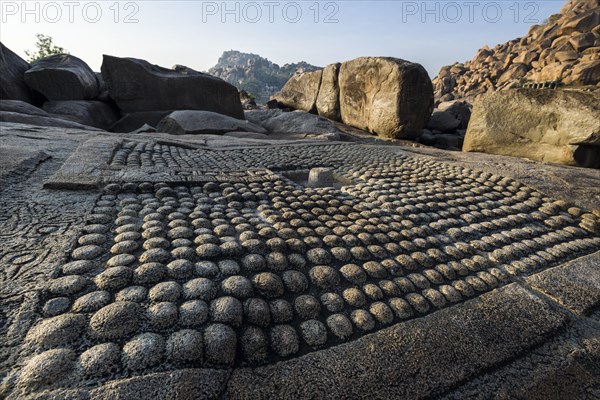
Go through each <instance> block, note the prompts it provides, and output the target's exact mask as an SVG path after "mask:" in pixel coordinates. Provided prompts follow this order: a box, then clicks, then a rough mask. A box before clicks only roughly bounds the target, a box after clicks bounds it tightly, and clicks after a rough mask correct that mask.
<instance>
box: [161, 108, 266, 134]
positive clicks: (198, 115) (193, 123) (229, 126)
mask: <svg viewBox="0 0 600 400" xmlns="http://www.w3.org/2000/svg"><path fill="white" fill-rule="evenodd" d="M156 129H157V131H158V132H166V133H170V134H171V135H222V134H224V133H227V132H234V131H235V132H256V133H267V131H266V129H264V128H262V127H260V126H258V125H255V124H253V123H252V122H249V121H246V120H241V119H235V118H232V117H228V116H226V115H222V114H217V113H215V112H211V111H199V110H179V111H173V112H172V113H171V114H169V115H167V116H166V117H165V118H163V120H162V121H160V122H159V123H158V126H157V127H156Z"/></svg>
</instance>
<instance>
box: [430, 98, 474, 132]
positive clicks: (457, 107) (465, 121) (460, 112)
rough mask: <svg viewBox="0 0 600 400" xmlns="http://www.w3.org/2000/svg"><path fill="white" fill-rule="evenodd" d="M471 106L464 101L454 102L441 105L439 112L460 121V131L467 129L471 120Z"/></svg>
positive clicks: (438, 107)
mask: <svg viewBox="0 0 600 400" xmlns="http://www.w3.org/2000/svg"><path fill="white" fill-rule="evenodd" d="M471 108H472V107H471V105H470V104H469V103H467V102H466V101H464V100H453V101H446V102H443V103H440V104H439V105H438V106H437V109H438V110H441V111H445V112H447V113H449V114H450V115H452V116H453V117H454V118H456V119H458V120H459V121H460V124H459V125H458V129H466V128H467V126H468V125H469V119H470V118H471Z"/></svg>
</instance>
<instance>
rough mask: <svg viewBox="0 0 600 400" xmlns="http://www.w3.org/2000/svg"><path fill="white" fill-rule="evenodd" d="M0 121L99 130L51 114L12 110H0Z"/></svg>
mask: <svg viewBox="0 0 600 400" xmlns="http://www.w3.org/2000/svg"><path fill="white" fill-rule="evenodd" d="M0 122H13V123H18V124H28V125H38V126H51V127H57V128H73V129H84V130H91V131H99V132H100V130H99V129H98V128H95V127H92V126H87V125H82V124H78V123H77V122H73V121H69V120H65V119H60V118H54V117H52V116H49V117H47V116H43V115H37V114H22V113H18V112H12V111H0Z"/></svg>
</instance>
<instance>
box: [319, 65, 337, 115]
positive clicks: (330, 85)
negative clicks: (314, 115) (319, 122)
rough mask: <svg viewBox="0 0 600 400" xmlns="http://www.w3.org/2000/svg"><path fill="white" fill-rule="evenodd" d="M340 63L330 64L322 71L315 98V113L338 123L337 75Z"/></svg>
mask: <svg viewBox="0 0 600 400" xmlns="http://www.w3.org/2000/svg"><path fill="white" fill-rule="evenodd" d="M340 66H341V64H340V63H337V64H330V65H328V66H326V67H325V69H323V76H322V78H321V87H320V88H319V95H318V96H317V103H316V105H317V112H318V113H319V115H320V116H323V117H325V118H329V119H332V120H334V121H340V120H341V119H342V117H341V115H340V87H339V82H338V75H339V72H340Z"/></svg>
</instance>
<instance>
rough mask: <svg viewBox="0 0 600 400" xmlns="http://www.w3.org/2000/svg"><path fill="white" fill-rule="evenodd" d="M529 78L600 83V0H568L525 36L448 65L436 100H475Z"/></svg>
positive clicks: (566, 83) (436, 82) (437, 86)
mask: <svg viewBox="0 0 600 400" xmlns="http://www.w3.org/2000/svg"><path fill="white" fill-rule="evenodd" d="M528 82H554V83H557V84H560V85H564V86H599V85H600V0H569V1H568V2H567V3H566V4H565V6H564V7H563V8H562V9H561V11H560V13H559V14H555V15H553V16H551V17H550V18H548V21H547V22H546V23H545V24H542V25H533V26H532V27H531V28H530V29H529V32H528V33H527V35H525V36H524V37H522V38H517V39H514V40H511V41H509V42H507V43H504V44H499V45H497V46H495V47H493V48H491V49H490V48H489V47H487V46H485V47H483V48H482V49H480V50H479V51H478V52H477V54H476V55H475V57H474V58H473V59H472V60H471V61H467V62H465V63H455V64H453V65H448V66H445V67H443V68H442V69H441V70H440V72H439V74H438V76H437V77H436V78H435V79H434V80H433V84H434V88H435V98H436V101H437V102H443V101H450V100H454V99H463V98H468V99H471V100H472V99H474V98H475V97H477V96H479V95H481V94H484V93H486V92H489V91H495V90H503V89H508V88H511V87H515V86H519V87H521V86H523V85H525V84H527V83H528Z"/></svg>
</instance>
